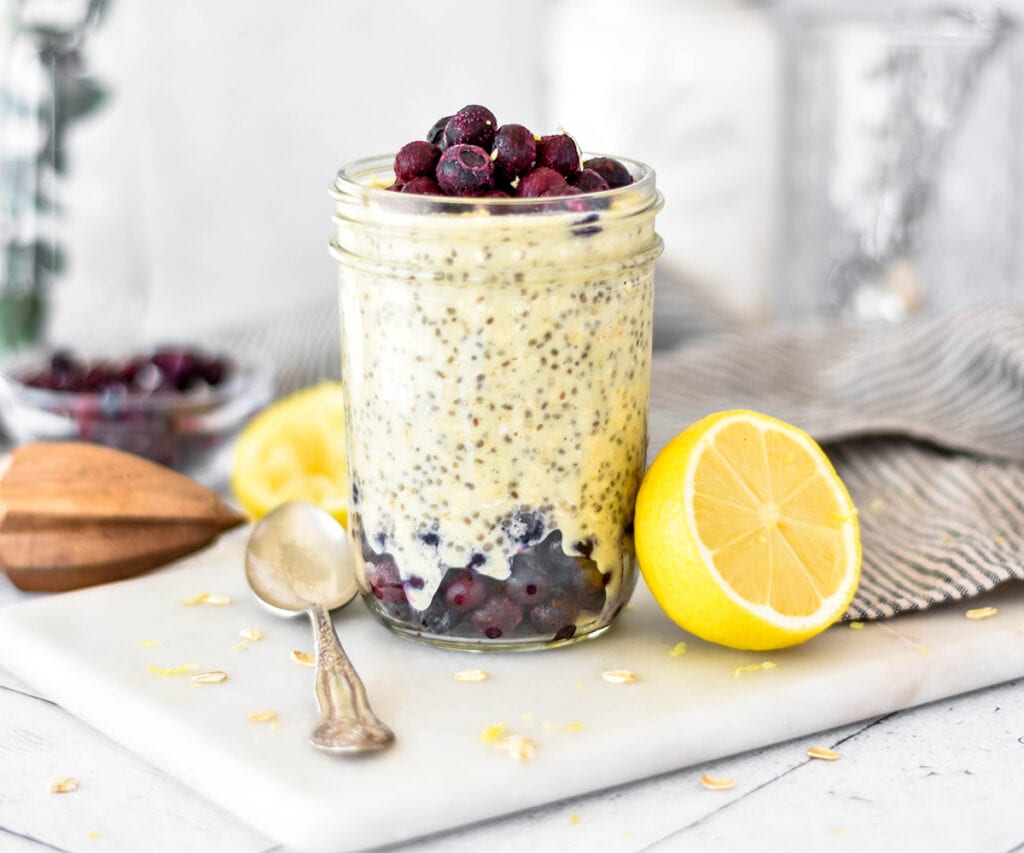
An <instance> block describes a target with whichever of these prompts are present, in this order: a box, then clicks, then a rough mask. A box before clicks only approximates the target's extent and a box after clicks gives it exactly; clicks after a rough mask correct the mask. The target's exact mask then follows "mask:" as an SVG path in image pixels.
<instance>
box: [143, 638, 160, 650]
mask: <svg viewBox="0 0 1024 853" xmlns="http://www.w3.org/2000/svg"><path fill="white" fill-rule="evenodd" d="M163 644H164V641H163V640H143V641H142V647H143V648H145V649H155V648H157V646H162V645H163Z"/></svg>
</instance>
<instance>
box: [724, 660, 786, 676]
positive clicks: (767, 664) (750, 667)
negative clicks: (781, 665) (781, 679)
mask: <svg viewBox="0 0 1024 853" xmlns="http://www.w3.org/2000/svg"><path fill="white" fill-rule="evenodd" d="M776 667H778V664H777V663H772V661H770V660H766V661H762V662H761V663H749V664H747V665H746V666H738V667H736V669H734V670H733V671H732V677H733V678H739V677H740V676H741V675H743V673H745V672H755V671H757V670H759V669H775V668H776Z"/></svg>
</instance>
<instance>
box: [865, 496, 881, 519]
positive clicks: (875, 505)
mask: <svg viewBox="0 0 1024 853" xmlns="http://www.w3.org/2000/svg"><path fill="white" fill-rule="evenodd" d="M868 509H869V510H870V511H871V512H873V513H874V514H875V515H881V514H882V510H884V509H885V501H883V500H882V499H881V498H875V499H874V500H873V501H871V503H869V504H868Z"/></svg>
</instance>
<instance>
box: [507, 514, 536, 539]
mask: <svg viewBox="0 0 1024 853" xmlns="http://www.w3.org/2000/svg"><path fill="white" fill-rule="evenodd" d="M544 526H545V525H544V518H543V517H542V516H541V515H540V514H539V513H536V512H531V511H530V510H527V509H519V510H516V511H515V512H514V513H513V514H512V518H511V519H510V520H509V522H508V523H507V524H506V525H505V532H506V533H507V534H508V537H509V539H511V540H512V541H513V542H516V543H517V544H519V545H533V544H534V543H535V542H539V541H540V540H541V538H542V537H543V536H544Z"/></svg>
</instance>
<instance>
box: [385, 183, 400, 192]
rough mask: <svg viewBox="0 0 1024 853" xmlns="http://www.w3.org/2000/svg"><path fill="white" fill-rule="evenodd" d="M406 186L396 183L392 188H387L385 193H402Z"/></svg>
mask: <svg viewBox="0 0 1024 853" xmlns="http://www.w3.org/2000/svg"><path fill="white" fill-rule="evenodd" d="M404 186H405V184H402V183H399V182H398V181H395V182H394V183H393V184H392V185H391V186H390V187H385V188H384V191H385V192H389V193H400V192H401V191H402V188H403V187H404Z"/></svg>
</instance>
